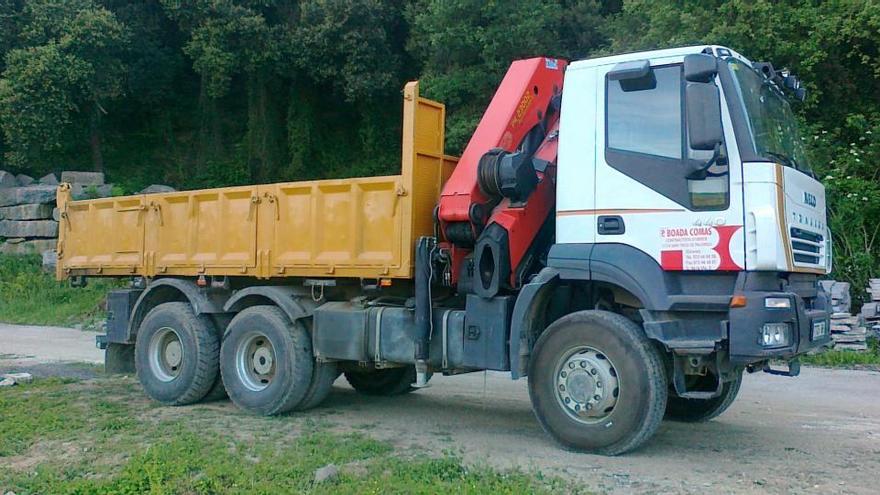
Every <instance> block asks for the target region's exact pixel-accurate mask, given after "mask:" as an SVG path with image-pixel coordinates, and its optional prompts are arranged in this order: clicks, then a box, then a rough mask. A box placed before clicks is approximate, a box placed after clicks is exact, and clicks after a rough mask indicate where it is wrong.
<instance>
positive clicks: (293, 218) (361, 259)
mask: <svg viewBox="0 0 880 495" xmlns="http://www.w3.org/2000/svg"><path fill="white" fill-rule="evenodd" d="M400 183H401V177H400V176H391V177H371V178H366V179H346V180H338V181H320V182H291V183H286V184H273V185H268V186H261V189H262V190H264V191H265V192H264V196H265V197H267V198H269V199H270V201H269V202H268V203H266V204H264V205H263V209H262V210H261V215H262V216H261V219H262V218H264V216H270V217H271V216H274V217H275V219H276V221H274V222H261V223H260V225H261V227H263V226H266V227H268V228H269V229H271V232H270V235H268V236H265V237H263V238H268V239H269V240H270V244H269V245H268V246H267V247H268V249H269V251H268V255H269V258H270V260H271V261H270V262H271V267H272V272H273V273H274V274H275V275H283V274H290V273H296V274H299V275H307V276H332V275H337V276H340V275H341V274H345V275H341V276H346V275H352V276H378V275H383V274H384V275H390V274H391V272H392V271H394V272H395V273H396V272H398V271H399V269H400V267H401V259H400V236H401V219H400V214H399V209H400V199H401V198H400V197H399V196H398V195H397V192H396V191H397V188H398V187H399V185H400ZM262 245H263V244H262V243H261V247H262ZM367 274H368V275H367Z"/></svg>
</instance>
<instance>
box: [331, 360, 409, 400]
mask: <svg viewBox="0 0 880 495" xmlns="http://www.w3.org/2000/svg"><path fill="white" fill-rule="evenodd" d="M345 379H346V380H347V381H348V384H349V385H351V387H352V388H353V389H355V390H356V391H357V392H359V393H362V394H364V395H381V396H386V397H389V396H393V395H402V394H406V393H409V392H412V391H413V390H415V388H414V387H413V386H412V384H413V383H414V382H415V381H416V367H415V366H404V367H402V368H384V369H377V370H369V371H360V370H358V371H346V372H345Z"/></svg>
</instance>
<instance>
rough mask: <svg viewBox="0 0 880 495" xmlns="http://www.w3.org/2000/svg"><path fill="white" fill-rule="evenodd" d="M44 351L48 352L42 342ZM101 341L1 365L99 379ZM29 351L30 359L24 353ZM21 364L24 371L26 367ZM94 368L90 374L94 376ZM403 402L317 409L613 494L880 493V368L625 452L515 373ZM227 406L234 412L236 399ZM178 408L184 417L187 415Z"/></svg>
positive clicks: (782, 395) (812, 376)
mask: <svg viewBox="0 0 880 495" xmlns="http://www.w3.org/2000/svg"><path fill="white" fill-rule="evenodd" d="M37 344H39V345H37ZM68 355H69V356H70V358H68V360H70V361H92V362H96V361H100V358H101V353H100V351H98V350H97V349H94V334H90V333H87V332H80V331H75V330H66V329H46V328H41V327H13V326H9V325H2V324H0V369H2V370H12V369H25V370H27V367H30V369H31V370H37V371H38V373H37V372H35V374H39V375H45V374H52V373H57V374H62V375H65V374H66V375H68V376H77V375H70V373H85V374H86V375H85V376H82V377H85V378H87V377H88V376H89V374H90V373H95V370H94V367H89V366H82V365H71V364H69V363H68V364H65V363H59V362H58V361H59V360H63V358H64V357H66V356H68ZM21 356H28V357H25V358H22V357H21ZM16 367H18V368H16ZM83 370H85V371H83ZM431 385H432V386H431V387H429V388H428V389H425V390H420V391H418V392H415V393H413V394H410V395H408V396H404V397H397V398H375V397H365V396H361V395H358V394H355V393H354V391H353V390H352V389H351V388H350V387H348V385H347V384H346V383H345V380H344V379H340V380H338V381H337V382H336V385H335V388H334V391H333V393H332V394H331V395H330V397H329V398H328V399H327V401H326V402H325V404H324V405H323V406H322V407H320V408H319V409H317V410H315V411H314V412H312V413H311V414H314V415H315V416H316V417H319V418H320V420H321V421H327V422H329V423H330V424H331V425H333V426H334V428H337V429H340V430H346V429H353V430H358V431H364V430H366V431H367V432H369V434H370V435H372V436H374V437H376V438H378V439H384V440H389V441H391V442H393V443H395V444H396V445H399V446H402V447H410V446H414V447H418V448H420V449H426V450H428V451H430V452H436V453H441V452H445V451H449V452H453V453H456V454H458V455H461V456H462V457H463V458H464V460H465V461H466V462H469V463H475V464H488V465H490V466H493V467H500V468H510V467H516V468H520V469H524V470H527V471H534V470H539V471H541V472H543V473H544V474H548V475H555V476H560V477H563V478H567V479H572V480H575V481H577V482H579V483H582V484H583V485H585V486H587V487H590V488H592V489H594V490H596V491H598V492H610V493H707V492H709V493H716V492H719V493H792V492H794V493H823V494H824V493H864V494H869V493H870V494H874V493H877V473H878V472H880V373H877V372H871V371H846V370H825V369H816V368H805V369H804V370H803V372H802V375H801V376H800V377H798V378H785V377H777V376H770V375H765V374H756V375H749V376H746V378H745V381H744V383H743V388H742V392H741V394H740V397H739V399H738V400H737V402H736V403H735V404H734V405H733V407H732V408H731V409H730V410H729V411H728V412H727V413H725V414H724V415H722V416H721V417H720V418H717V419H715V420H713V421H711V422H708V423H702V424H695V425H694V424H683V423H675V422H669V421H667V422H664V423H663V425H662V426H661V427H660V431H659V432H658V434H657V435H656V436H655V437H654V438H653V439H652V440H651V441H650V442H649V443H648V444H647V445H645V446H644V447H643V448H641V449H640V450H638V451H636V452H634V453H631V454H628V455H625V456H621V457H614V458H608V457H600V456H593V455H585V454H576V453H571V452H566V451H563V450H561V449H559V448H558V447H557V446H556V445H554V444H553V443H552V441H550V439H549V438H548V437H547V436H546V435H545V434H544V432H543V431H541V428H540V427H539V426H538V424H537V422H536V421H535V419H534V417H533V415H532V412H531V408H530V405H529V399H528V392H527V390H526V382H525V381H524V380H520V381H517V382H514V381H511V380H510V379H509V378H508V377H507V376H506V375H505V374H503V373H474V374H470V375H462V376H457V377H436V378H434V379H433V380H432V381H431ZM215 407H218V408H221V409H227V408H228V409H229V410H230V412H231V411H232V410H233V408H234V406H233V405H231V404H230V403H228V402H224V403H218V404H217V405H216V406H215ZM177 412H178V413H180V412H181V411H179V410H177Z"/></svg>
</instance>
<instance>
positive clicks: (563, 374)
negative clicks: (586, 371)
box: [560, 371, 568, 378]
mask: <svg viewBox="0 0 880 495" xmlns="http://www.w3.org/2000/svg"><path fill="white" fill-rule="evenodd" d="M560 375H562V378H565V377H566V376H568V373H566V372H564V371H563V372H562V373H560Z"/></svg>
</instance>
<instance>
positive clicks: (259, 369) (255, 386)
mask: <svg viewBox="0 0 880 495" xmlns="http://www.w3.org/2000/svg"><path fill="white" fill-rule="evenodd" d="M235 362H236V367H235V368H236V373H237V375H238V379H239V380H240V381H241V383H242V384H243V385H244V386H245V387H247V388H248V389H250V390H252V391H254V392H259V391H260V390H263V389H265V388H266V387H268V386H269V385H270V384H271V383H272V380H273V379H274V378H275V348H274V347H273V346H272V343H271V342H270V341H269V339H268V338H266V336H265V335H263V334H262V333H260V332H257V331H254V332H251V333H249V334H248V335H246V336H245V337H244V338H242V339H241V341H240V342H239V344H238V347H237V348H236V351H235Z"/></svg>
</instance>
